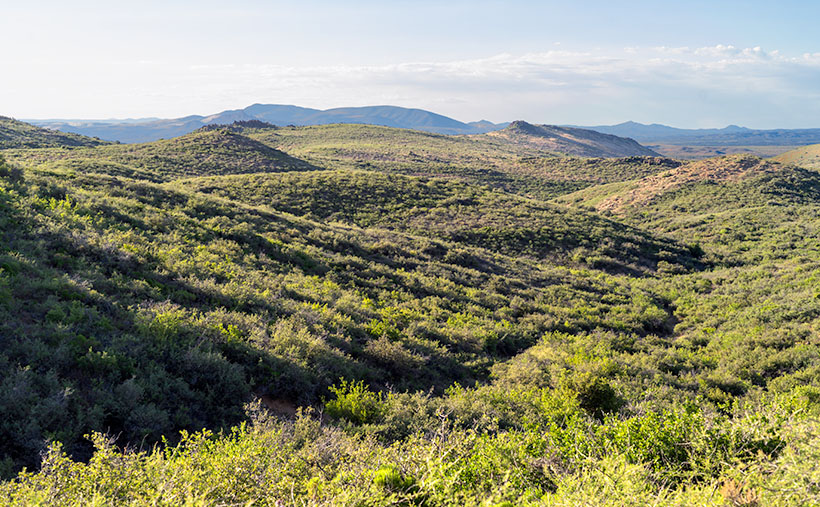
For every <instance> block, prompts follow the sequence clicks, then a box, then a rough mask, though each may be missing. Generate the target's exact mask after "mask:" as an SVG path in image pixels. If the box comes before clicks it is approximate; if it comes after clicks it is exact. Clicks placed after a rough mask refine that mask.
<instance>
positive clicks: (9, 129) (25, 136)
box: [0, 116, 108, 150]
mask: <svg viewBox="0 0 820 507" xmlns="http://www.w3.org/2000/svg"><path fill="white" fill-rule="evenodd" d="M101 144H108V143H107V142H105V141H101V140H100V139H94V138H91V137H86V136H83V135H78V134H71V133H65V132H59V131H56V130H49V129H45V128H41V127H35V126H34V125H31V124H29V123H24V122H22V121H17V120H15V119H13V118H7V117H5V116H0V150H5V149H9V148H54V147H75V146H99V145H101Z"/></svg>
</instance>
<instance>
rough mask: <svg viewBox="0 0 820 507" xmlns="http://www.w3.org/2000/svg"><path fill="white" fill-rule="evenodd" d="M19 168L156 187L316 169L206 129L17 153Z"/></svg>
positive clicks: (252, 142)
mask: <svg viewBox="0 0 820 507" xmlns="http://www.w3.org/2000/svg"><path fill="white" fill-rule="evenodd" d="M9 159H10V160H11V161H13V162H15V163H17V164H19V165H23V166H27V167H34V166H38V165H40V164H46V165H47V166H53V167H62V168H66V169H71V170H73V171H76V172H79V173H106V174H112V175H120V176H127V177H132V178H139V179H148V180H151V181H157V182H159V181H169V180H173V179H177V178H182V177H190V176H202V175H213V174H236V173H254V172H279V171H301V170H309V169H315V167H313V166H311V165H310V164H308V163H306V162H304V161H301V160H297V159H295V158H293V157H290V156H288V155H287V154H285V153H282V152H281V151H279V150H276V149H274V148H271V147H270V146H267V145H265V144H262V143H260V142H258V141H255V140H253V139H250V138H248V137H245V136H242V135H240V134H237V133H235V132H231V131H228V130H225V129H220V128H207V129H201V130H198V131H196V132H193V133H191V134H186V135H184V136H181V137H176V138H173V139H167V140H160V141H154V142H150V143H143V144H119V145H109V146H101V147H97V148H93V149H75V150H34V151H19V150H18V151H13V152H10V153H9Z"/></svg>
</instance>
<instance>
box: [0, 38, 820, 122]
mask: <svg viewBox="0 0 820 507" xmlns="http://www.w3.org/2000/svg"><path fill="white" fill-rule="evenodd" d="M77 64H78V63H77V62H66V65H69V66H76V65H77ZM85 65H86V66H87V67H88V68H87V69H84V70H85V71H86V74H87V75H91V76H95V77H94V79H90V80H89V79H86V80H75V81H72V80H71V79H70V77H67V78H66V81H63V82H62V85H63V86H64V87H66V88H67V89H68V90H72V89H73V90H74V93H76V94H79V95H80V97H81V98H86V99H89V100H90V98H91V97H105V98H106V101H105V102H102V103H101V105H105V106H108V107H110V108H112V109H113V110H112V113H113V114H123V112H124V114H127V115H130V116H135V115H146V114H152V115H153V114H157V113H158V112H161V111H162V110H166V111H167V110H168V109H169V107H171V108H173V109H174V112H173V113H171V114H179V115H181V114H186V113H194V112H196V113H203V114H205V113H211V112H216V111H218V110H219V109H220V108H222V109H226V108H237V107H243V106H244V105H247V104H250V103H253V102H267V103H292V104H299V105H305V106H312V107H322V108H326V107H335V106H343V105H364V104H379V103H390V104H395V105H402V106H408V107H422V108H427V109H432V110H435V111H437V112H441V113H443V114H448V115H452V116H454V117H456V118H459V119H462V120H476V119H479V118H489V119H491V120H495V121H501V120H512V119H516V118H525V119H528V120H532V121H539V122H552V123H575V124H596V123H610V122H616V121H623V120H627V119H634V120H637V121H657V122H662V123H670V124H676V125H680V126H722V125H724V124H727V123H738V124H746V125H748V126H761V127H767V126H768V127H771V126H812V125H815V126H820V125H816V124H815V123H814V122H816V118H818V117H820V114H818V113H820V103H818V102H817V98H818V94H820V89H819V88H818V87H817V83H819V82H820V53H807V54H804V55H800V56H797V57H790V56H786V55H783V54H781V53H780V52H778V51H766V50H764V49H762V48H760V47H751V48H740V47H735V46H732V45H716V46H711V47H701V48H689V47H655V48H641V47H630V48H624V49H621V50H617V51H603V52H589V51H583V52H582V51H569V50H566V49H563V46H562V47H561V48H557V47H556V49H553V50H550V51H544V52H534V53H528V54H518V55H515V54H508V53H503V54H497V55H493V56H488V57H486V58H480V59H470V60H457V61H441V62H405V63H396V64H391V65H378V66H373V65H371V66H367V65H359V66H345V65H337V66H281V65H275V64H267V63H260V64H243V65H235V64H234V65H184V66H180V65H177V64H172V63H169V62H157V61H143V62H139V63H135V64H132V65H129V64H127V63H125V62H124V63H109V64H100V63H95V64H85ZM49 72H50V75H51V76H52V77H53V76H55V75H59V67H58V68H57V69H54V68H53V67H52V68H51V69H50V71H49ZM0 86H2V85H0ZM33 86H34V87H35V88H36V87H37V86H41V87H42V86H43V85H42V84H33ZM2 94H3V90H2V89H0V95H2ZM41 95H42V96H48V95H49V94H47V93H45V91H44V92H43V93H41ZM51 95H53V94H51ZM78 103H82V100H78ZM98 103H99V101H98ZM124 105H126V106H129V107H130V108H131V109H129V110H128V111H125V108H124ZM141 111H142V113H141ZM75 115H81V116H85V117H88V116H91V114H88V113H87V114H84V115H82V114H81V113H77V114H75ZM110 115H111V114H108V115H107V116H110ZM165 115H166V116H168V115H170V114H165ZM49 116H54V115H53V114H52V115H49Z"/></svg>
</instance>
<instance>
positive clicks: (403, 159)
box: [229, 125, 676, 198]
mask: <svg viewBox="0 0 820 507" xmlns="http://www.w3.org/2000/svg"><path fill="white" fill-rule="evenodd" d="M229 128H233V129H236V130H237V131H238V132H241V133H243V134H244V135H247V136H248V137H251V138H253V139H257V140H259V141H260V142H263V143H265V144H267V145H269V146H272V147H275V148H277V149H280V150H282V151H284V152H286V153H288V154H290V155H293V156H295V157H298V158H301V159H304V160H307V161H309V162H311V163H313V164H314V165H317V166H320V167H327V168H333V169H364V170H377V171H381V172H391V173H401V174H407V175H423V176H431V177H447V178H457V179H459V180H461V181H466V182H471V183H479V184H487V185H490V186H492V187H494V188H497V189H500V190H504V191H507V192H511V193H517V194H522V195H528V196H531V197H539V198H548V197H554V196H556V195H560V194H562V193H567V192H572V191H574V190H577V189H579V188H584V187H586V186H589V185H592V184H594V183H602V182H611V181H624V180H629V179H634V178H639V177H641V176H645V175H647V174H653V173H655V172H660V171H663V170H666V169H667V168H668V167H669V165H670V164H671V165H675V164H676V162H675V161H671V160H668V159H659V158H657V157H626V158H608V159H600V158H599V159H589V158H580V157H569V156H561V155H556V154H555V153H552V152H545V151H543V150H541V149H540V148H539V147H537V146H531V145H529V144H527V143H516V142H511V141H510V140H508V139H506V138H504V137H494V136H490V135H486V136H484V135H482V136H442V135H437V134H427V133H423V132H416V131H410V130H401V129H391V128H386V127H375V126H371V125H327V126H318V127H297V128H273V127H271V126H269V127H263V126H259V125H255V126H247V127H245V126H242V125H235V126H233V127H229Z"/></svg>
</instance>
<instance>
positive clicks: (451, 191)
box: [178, 171, 692, 273]
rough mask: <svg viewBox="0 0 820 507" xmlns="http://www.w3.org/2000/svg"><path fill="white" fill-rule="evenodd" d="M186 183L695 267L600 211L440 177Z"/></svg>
mask: <svg viewBox="0 0 820 507" xmlns="http://www.w3.org/2000/svg"><path fill="white" fill-rule="evenodd" d="M178 185H179V186H180V187H185V188H190V189H194V190H197V191H199V192H206V193H215V194H217V195H221V196H224V197H228V198H230V199H232V200H236V201H241V202H245V203H248V204H255V205H267V206H270V207H273V208H276V209H280V210H285V211H288V212H290V213H294V214H297V215H305V216H309V217H310V218H314V219H318V220H326V219H330V220H337V221H344V222H349V223H355V224H356V225H358V226H361V227H374V226H375V227H387V228H391V229H395V230H401V231H405V232H411V233H413V234H417V235H424V236H429V237H432V238H436V239H442V240H448V241H457V242H459V243H462V244H469V245H473V246H479V247H484V248H488V249H491V250H493V251H496V252H499V253H504V254H508V255H516V256H522V255H523V256H529V257H534V258H538V259H540V260H549V261H551V262H554V263H558V264H564V265H566V264H573V263H577V262H581V263H587V264H591V265H595V266H598V267H601V268H609V269H610V270H620V271H631V272H635V273H637V272H640V271H641V270H647V269H648V270H655V269H657V266H658V263H659V262H661V261H663V262H667V261H671V262H672V263H674V264H677V265H680V266H681V268H682V269H685V268H688V267H691V266H692V259H691V256H690V254H689V251H688V250H687V249H686V248H684V247H683V246H681V245H678V244H674V243H672V242H669V241H664V240H661V239H659V238H655V237H651V235H648V234H646V233H644V232H643V231H640V230H637V229H633V228H628V227H624V226H622V225H621V224H618V223H615V222H612V221H610V220H607V219H603V218H600V217H598V216H596V215H594V214H590V213H588V212H581V211H577V210H571V209H566V208H565V207H562V206H555V205H550V204H546V203H542V202H539V201H533V200H528V199H524V198H521V197H518V196H513V195H507V194H501V193H498V192H494V191H491V190H488V189H487V188H476V187H473V186H469V185H465V184H463V183H458V182H454V181H451V180H444V179H426V178H424V179H423V178H418V177H411V176H404V175H395V174H392V175H391V174H384V173H375V172H364V171H319V172H310V173H285V174H259V175H239V176H226V177H209V178H198V179H193V180H185V181H182V182H179V184H178Z"/></svg>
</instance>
